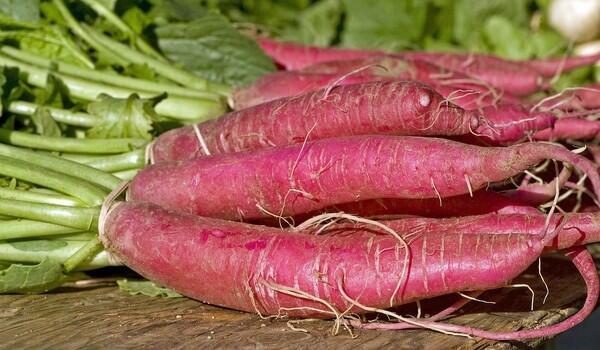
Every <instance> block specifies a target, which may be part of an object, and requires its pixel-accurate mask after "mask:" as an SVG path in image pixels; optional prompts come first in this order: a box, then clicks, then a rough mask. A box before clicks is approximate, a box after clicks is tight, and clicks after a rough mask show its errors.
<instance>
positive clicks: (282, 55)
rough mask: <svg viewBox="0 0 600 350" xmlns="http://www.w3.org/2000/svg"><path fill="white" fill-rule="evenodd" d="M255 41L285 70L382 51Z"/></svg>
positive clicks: (363, 56)
mask: <svg viewBox="0 0 600 350" xmlns="http://www.w3.org/2000/svg"><path fill="white" fill-rule="evenodd" d="M256 42H257V43H258V45H259V46H260V48H261V49H263V51H264V52H265V53H266V54H267V56H269V57H271V58H272V59H273V60H274V61H275V62H276V63H277V64H279V65H280V66H282V67H284V68H285V69H287V70H290V69H301V68H304V67H307V66H310V65H313V64H315V63H320V62H328V61H337V60H342V59H355V58H365V57H370V56H373V55H377V54H382V53H383V52H377V51H363V50H354V49H337V48H330V47H328V48H321V47H316V46H304V45H299V44H294V43H290V42H283V41H277V40H273V39H269V38H265V37H258V38H257V39H256Z"/></svg>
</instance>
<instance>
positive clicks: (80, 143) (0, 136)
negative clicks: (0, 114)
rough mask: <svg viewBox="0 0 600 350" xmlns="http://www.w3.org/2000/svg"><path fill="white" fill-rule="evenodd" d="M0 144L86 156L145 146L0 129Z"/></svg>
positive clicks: (138, 142) (140, 141)
mask: <svg viewBox="0 0 600 350" xmlns="http://www.w3.org/2000/svg"><path fill="white" fill-rule="evenodd" d="M0 142H4V143H8V144H11V145H15V146H22V147H29V148H35V149H42V150H47V151H58V152H68V153H86V154H114V153H123V152H129V151H131V150H133V149H136V148H140V147H142V146H144V145H145V144H146V140H143V139H131V138H120V139H75V138H69V137H49V136H41V135H34V134H30V133H26V132H21V131H14V130H9V129H2V128H0Z"/></svg>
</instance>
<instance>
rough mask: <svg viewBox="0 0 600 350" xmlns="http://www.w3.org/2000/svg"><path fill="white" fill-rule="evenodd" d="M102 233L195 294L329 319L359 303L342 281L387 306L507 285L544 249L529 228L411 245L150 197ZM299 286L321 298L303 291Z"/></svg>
mask: <svg viewBox="0 0 600 350" xmlns="http://www.w3.org/2000/svg"><path fill="white" fill-rule="evenodd" d="M101 234H102V235H101V239H102V241H103V243H104V245H105V247H106V248H107V249H108V251H109V252H111V254H114V255H116V256H117V257H118V258H119V259H121V260H122V261H123V262H124V263H125V264H126V265H127V266H129V267H131V268H133V269H134V270H135V271H137V272H138V273H140V274H141V275H143V276H144V277H146V278H149V279H151V280H153V281H156V282H158V283H160V284H162V285H165V286H168V287H170V288H173V289H175V290H176V291H178V292H180V293H182V294H184V295H186V296H189V297H192V298H194V299H198V300H201V301H204V302H208V303H210V304H215V305H220V306H224V307H228V308H233V309H236V310H243V311H248V312H258V313H260V314H262V315H289V316H294V317H297V316H301V317H320V318H330V317H333V316H334V314H333V313H334V312H343V311H344V310H346V309H348V308H349V306H351V304H350V303H349V302H348V301H347V300H345V299H344V297H343V296H342V294H341V292H340V290H338V288H337V282H338V281H339V280H340V279H343V286H344V291H345V293H347V294H349V295H352V296H353V297H355V298H360V300H361V302H363V303H365V304H368V305H369V306H371V307H378V308H388V307H390V306H394V305H400V304H404V303H408V302H411V301H415V300H419V299H424V298H428V297H434V296H437V295H442V294H447V293H452V292H455V291H463V290H482V289H490V288H496V287H501V286H503V285H506V284H508V283H509V281H510V280H511V279H513V278H514V277H516V276H517V275H518V274H519V273H521V272H522V271H523V270H524V269H526V268H527V267H528V266H529V265H530V264H531V263H533V262H534V261H535V260H536V259H537V258H538V256H539V255H540V254H541V252H542V249H543V247H544V243H543V240H542V239H541V237H540V236H534V235H526V234H525V235H522V234H521V235H520V234H513V235H466V234H465V235H463V234H460V235H444V234H435V235H428V236H426V235H423V236H421V237H419V238H417V239H416V240H413V241H412V242H411V243H410V244H409V245H408V249H409V250H408V251H407V250H406V249H405V248H404V247H403V245H402V244H401V242H400V241H399V240H398V239H397V238H395V237H393V236H391V235H388V236H384V235H377V234H370V233H368V232H363V233H361V234H353V235H330V236H315V235H308V234H294V233H290V232H286V231H282V230H280V229H277V228H268V227H264V226H256V225H249V224H244V223H235V222H229V221H223V220H219V219H210V218H203V217H199V216H195V215H190V214H185V213H181V212H175V211H168V210H166V209H163V208H161V207H159V206H156V205H152V204H147V203H141V202H124V203H119V204H118V205H116V206H114V207H113V208H112V209H111V210H110V212H109V215H108V217H107V219H106V222H105V224H104V227H103V232H102V233H101ZM473 247H477V248H476V249H473ZM404 256H406V259H409V260H408V261H406V260H405V258H403V257H404ZM455 260H456V261H458V260H460V261H461V263H460V264H456V263H453V261H455ZM408 262H409V264H408V265H407V264H406V263H408ZM223 271H229V272H228V273H223ZM403 271H404V272H403ZM200 281H202V282H201V283H199V282H200ZM398 286H400V288H398ZM300 291H302V292H303V293H306V295H312V296H313V297H314V298H313V299H312V300H311V299H310V297H304V298H303V297H298V296H297V295H298V294H300ZM286 292H289V294H288V293H286ZM318 299H320V300H324V301H325V302H326V304H327V305H326V304H325V303H320V302H318V301H316V300H318ZM328 306H330V307H331V308H328ZM334 310H335V311H334ZM352 311H353V312H359V313H364V312H365V310H360V309H358V308H352Z"/></svg>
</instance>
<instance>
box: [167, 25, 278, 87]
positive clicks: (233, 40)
mask: <svg viewBox="0 0 600 350" xmlns="http://www.w3.org/2000/svg"><path fill="white" fill-rule="evenodd" d="M156 35H157V36H158V44H159V46H160V48H161V50H162V51H163V52H164V53H165V55H167V57H168V58H170V59H171V60H172V61H174V62H177V63H179V64H181V65H183V66H184V67H185V68H186V69H188V70H190V71H193V72H195V73H196V74H197V75H199V76H202V77H205V78H207V79H209V80H213V81H217V82H222V83H227V84H230V85H244V84H247V83H250V82H252V81H253V80H255V79H256V78H258V77H259V76H261V75H263V74H265V73H268V72H270V71H273V70H275V66H274V65H273V63H272V62H271V60H270V59H269V58H268V57H266V56H265V55H264V53H263V52H262V51H261V50H260V48H259V47H258V46H257V44H256V43H255V42H254V41H253V40H252V39H250V38H248V37H245V36H243V35H242V34H240V33H239V32H238V31H237V30H235V29H234V28H233V27H232V26H231V25H230V24H229V23H228V21H227V19H226V18H225V17H223V16H222V15H220V14H217V13H206V14H205V15H204V16H202V17H201V18H198V19H196V20H193V21H191V22H187V23H173V24H165V25H163V26H160V27H158V28H157V29H156Z"/></svg>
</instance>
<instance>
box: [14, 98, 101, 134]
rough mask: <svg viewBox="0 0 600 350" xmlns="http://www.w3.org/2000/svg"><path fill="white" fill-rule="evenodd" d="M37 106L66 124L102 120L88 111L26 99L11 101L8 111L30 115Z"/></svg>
mask: <svg viewBox="0 0 600 350" xmlns="http://www.w3.org/2000/svg"><path fill="white" fill-rule="evenodd" d="M38 108H45V109H46V110H48V112H50V116H51V117H52V119H54V120H56V121H57V122H59V123H64V124H67V125H74V126H82V127H86V128H91V127H94V126H96V125H98V124H100V123H101V122H102V119H101V118H98V117H96V116H95V115H91V114H88V113H82V112H73V111H70V110H68V109H61V108H54V107H48V106H41V105H38V104H35V103H31V102H26V101H13V102H11V103H10V104H9V105H8V111H9V112H11V113H14V114H19V115H26V116H31V115H33V113H35V111H36V110H37V109H38Z"/></svg>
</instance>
